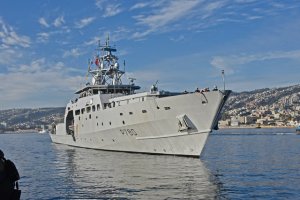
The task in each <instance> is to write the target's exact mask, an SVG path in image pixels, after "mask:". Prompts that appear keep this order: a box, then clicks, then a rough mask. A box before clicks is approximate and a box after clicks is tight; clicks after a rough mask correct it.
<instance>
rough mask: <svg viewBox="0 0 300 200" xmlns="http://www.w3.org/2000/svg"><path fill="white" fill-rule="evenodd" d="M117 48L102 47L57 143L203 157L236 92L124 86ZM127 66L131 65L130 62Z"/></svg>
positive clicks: (56, 127) (59, 127) (56, 128)
mask: <svg viewBox="0 0 300 200" xmlns="http://www.w3.org/2000/svg"><path fill="white" fill-rule="evenodd" d="M116 51H117V49H116V48H115V46H111V45H110V44H109V39H107V40H106V42H105V44H103V45H101V44H100V42H99V44H98V47H97V49H96V55H95V57H94V58H93V61H91V62H89V66H88V73H89V75H90V76H91V82H90V83H89V84H86V85H85V86H84V87H82V88H81V89H79V90H78V91H76V93H75V94H77V95H78V97H77V98H76V99H74V100H71V101H70V102H69V103H68V104H67V106H66V109H65V115H64V122H63V123H58V124H53V126H52V131H51V133H50V137H51V140H52V142H54V143H60V144H66V145H70V146H76V147H83V148H92V149H99V150H109V151H122V152H134V153H149V154H167V155H181V156H193V157H195V156H196V157H199V156H200V154H201V152H202V150H203V147H204V145H205V143H206V140H207V137H208V135H209V133H211V132H212V130H213V129H217V126H218V119H219V118H220V113H221V110H222V107H223V106H224V103H225V101H226V99H227V98H228V96H229V94H230V92H231V91H230V90H225V87H224V90H219V89H217V88H215V89H213V90H208V89H206V90H201V91H200V90H196V91H195V92H182V93H175V92H166V91H160V90H158V87H157V84H154V85H152V86H151V87H150V90H149V92H140V93H138V92H136V91H137V90H139V89H140V87H139V86H137V85H135V83H134V80H135V79H133V78H132V79H130V81H129V83H128V84H123V82H122V76H123V75H124V73H125V71H122V70H121V69H120V66H119V62H118V57H117V56H116V55H114V54H115V52H116ZM124 65H125V63H124Z"/></svg>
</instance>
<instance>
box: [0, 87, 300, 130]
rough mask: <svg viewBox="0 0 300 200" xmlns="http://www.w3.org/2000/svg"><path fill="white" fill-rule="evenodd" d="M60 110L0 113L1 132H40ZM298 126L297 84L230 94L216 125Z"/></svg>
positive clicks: (299, 93) (299, 97)
mask: <svg viewBox="0 0 300 200" xmlns="http://www.w3.org/2000/svg"><path fill="white" fill-rule="evenodd" d="M63 116H64V108H63V107H60V108H35V109H9V110H0V131H1V130H11V131H15V130H20V129H21V130H24V129H40V128H41V126H45V127H47V126H49V125H51V124H52V123H53V122H55V123H56V122H61V121H63ZM298 123H300V85H294V86H289V87H280V88H271V89H270V88H265V89H259V90H253V91H248V92H233V93H232V94H231V96H230V97H229V99H228V101H227V103H226V105H225V107H224V111H223V115H222V119H221V121H220V124H219V125H220V126H221V127H224V126H295V125H296V124H298Z"/></svg>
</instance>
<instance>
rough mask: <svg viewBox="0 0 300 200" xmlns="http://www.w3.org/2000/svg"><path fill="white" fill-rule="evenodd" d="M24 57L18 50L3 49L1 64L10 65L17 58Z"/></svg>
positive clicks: (0, 56) (0, 53) (0, 54)
mask: <svg viewBox="0 0 300 200" xmlns="http://www.w3.org/2000/svg"><path fill="white" fill-rule="evenodd" d="M20 57H22V53H20V52H16V51H15V50H13V49H7V48H5V49H2V50H1V51H0V64H4V65H10V64H11V63H14V60H15V59H18V58H20Z"/></svg>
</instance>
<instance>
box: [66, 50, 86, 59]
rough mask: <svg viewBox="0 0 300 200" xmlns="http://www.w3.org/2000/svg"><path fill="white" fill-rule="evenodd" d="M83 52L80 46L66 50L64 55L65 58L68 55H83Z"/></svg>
mask: <svg viewBox="0 0 300 200" xmlns="http://www.w3.org/2000/svg"><path fill="white" fill-rule="evenodd" d="M82 54H83V53H82V52H80V50H79V49H78V48H74V49H71V50H69V51H65V52H64V55H63V58H66V57H70V56H72V57H78V56H80V55H82Z"/></svg>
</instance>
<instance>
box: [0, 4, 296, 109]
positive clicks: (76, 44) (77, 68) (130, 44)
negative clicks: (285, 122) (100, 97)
mask: <svg viewBox="0 0 300 200" xmlns="http://www.w3.org/2000/svg"><path fill="white" fill-rule="evenodd" d="M108 35H109V38H110V44H111V45H115V46H116V48H117V49H118V52H117V56H118V57H119V61H120V64H121V63H123V60H126V66H125V70H126V74H125V75H124V76H123V83H127V82H129V81H128V78H129V77H134V78H136V82H135V83H136V85H140V86H141V91H148V90H149V88H150V86H151V84H154V83H155V82H156V81H158V88H159V90H165V91H184V90H187V91H194V90H195V89H196V88H197V87H198V88H205V87H210V88H212V87H214V86H215V85H217V86H218V87H219V88H223V81H222V75H221V71H222V70H224V71H225V82H226V83H225V85H226V88H227V89H231V90H233V91H237V92H239V91H250V90H254V89H260V88H267V87H268V88H274V87H281V86H289V85H295V84H299V80H300V78H299V77H300V76H299V75H300V1H299V0H285V1H283V0H280V1H279V0H278V1H276V0H265V1H262V0H147V1H135V0H130V1H127V0H119V1H116V0H26V1H20V0H9V1H8V0H6V1H5V0H1V1H0V110H3V109H11V108H38V107H53V106H59V107H60V106H65V105H66V103H67V102H68V101H69V100H70V99H71V98H75V97H76V96H75V95H74V92H75V91H76V90H77V89H79V88H80V87H82V86H83V85H84V84H85V83H86V82H87V79H86V74H87V69H88V66H87V63H88V59H90V58H92V57H93V55H94V54H95V48H96V47H97V45H98V41H99V40H100V42H101V43H102V44H103V43H104V42H105V40H106V38H107V36H108ZM122 67H123V64H122Z"/></svg>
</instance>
